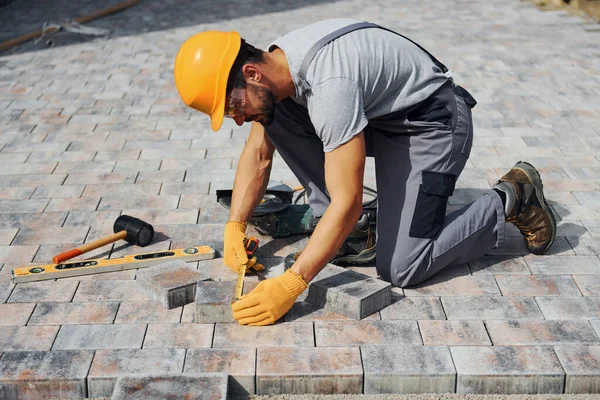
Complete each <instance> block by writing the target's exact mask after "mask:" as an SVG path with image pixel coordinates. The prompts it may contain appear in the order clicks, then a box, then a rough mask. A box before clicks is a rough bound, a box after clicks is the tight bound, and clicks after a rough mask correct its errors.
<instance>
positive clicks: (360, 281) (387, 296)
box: [304, 264, 392, 319]
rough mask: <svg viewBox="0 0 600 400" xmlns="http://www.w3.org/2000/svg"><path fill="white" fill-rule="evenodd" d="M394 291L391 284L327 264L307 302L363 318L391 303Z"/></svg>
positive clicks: (308, 293) (309, 287) (314, 280)
mask: <svg viewBox="0 0 600 400" xmlns="http://www.w3.org/2000/svg"><path fill="white" fill-rule="evenodd" d="M391 288H392V286H391V284H390V283H388V282H385V281H382V280H379V279H375V278H371V277H369V276H367V275H363V274H359V273H358V272H354V271H350V270H346V269H345V268H342V267H339V266H336V265H333V264H327V266H325V268H324V269H323V270H322V271H321V272H320V273H319V274H318V275H317V276H316V277H315V278H314V279H313V280H312V281H311V283H310V285H309V286H308V289H307V290H308V292H307V295H306V298H305V299H304V301H306V302H307V303H310V304H314V305H316V306H319V307H324V308H326V309H327V310H329V311H333V312H337V313H340V314H343V315H346V316H348V317H350V318H354V319H362V318H365V317H368V316H369V315H371V314H373V313H374V312H377V311H379V310H381V309H382V308H384V307H387V306H388V305H389V304H390V302H391Z"/></svg>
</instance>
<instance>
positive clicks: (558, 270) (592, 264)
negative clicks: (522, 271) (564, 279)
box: [525, 255, 600, 275]
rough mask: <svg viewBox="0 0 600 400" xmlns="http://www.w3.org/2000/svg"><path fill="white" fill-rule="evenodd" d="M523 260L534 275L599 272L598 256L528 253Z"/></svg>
mask: <svg viewBox="0 0 600 400" xmlns="http://www.w3.org/2000/svg"><path fill="white" fill-rule="evenodd" d="M525 260H526V261H527V264H528V265H529V268H530V269H531V272H532V273H533V274H534V275H535V274H545V275H581V274H600V259H598V257H592V256H575V257H560V256H555V257H543V256H533V255H530V256H526V257H525Z"/></svg>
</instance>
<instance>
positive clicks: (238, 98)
mask: <svg viewBox="0 0 600 400" xmlns="http://www.w3.org/2000/svg"><path fill="white" fill-rule="evenodd" d="M226 101H227V102H226V106H225V117H227V118H236V117H239V116H242V115H244V107H245V106H246V83H245V82H244V79H243V77H242V74H241V71H240V73H239V74H238V76H237V77H236V79H235V83H234V85H233V89H232V90H231V93H229V97H228V99H227V100H226Z"/></svg>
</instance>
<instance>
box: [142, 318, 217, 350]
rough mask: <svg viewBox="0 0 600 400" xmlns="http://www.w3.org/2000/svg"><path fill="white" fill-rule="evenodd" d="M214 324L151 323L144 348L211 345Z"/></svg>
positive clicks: (190, 347)
mask: <svg viewBox="0 0 600 400" xmlns="http://www.w3.org/2000/svg"><path fill="white" fill-rule="evenodd" d="M213 332H214V324H150V325H148V331H147V332H146V337H145V339H144V348H145V349H146V348H188V349H193V348H197V347H211V345H212V340H213Z"/></svg>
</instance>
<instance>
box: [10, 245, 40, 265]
mask: <svg viewBox="0 0 600 400" xmlns="http://www.w3.org/2000/svg"><path fill="white" fill-rule="evenodd" d="M39 248H40V246H39V245H37V244H35V245H15V244H13V245H12V246H0V259H1V260H2V262H4V263H7V264H26V263H28V262H30V261H31V260H33V257H34V256H35V253H36V252H37V251H38V249H39Z"/></svg>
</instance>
